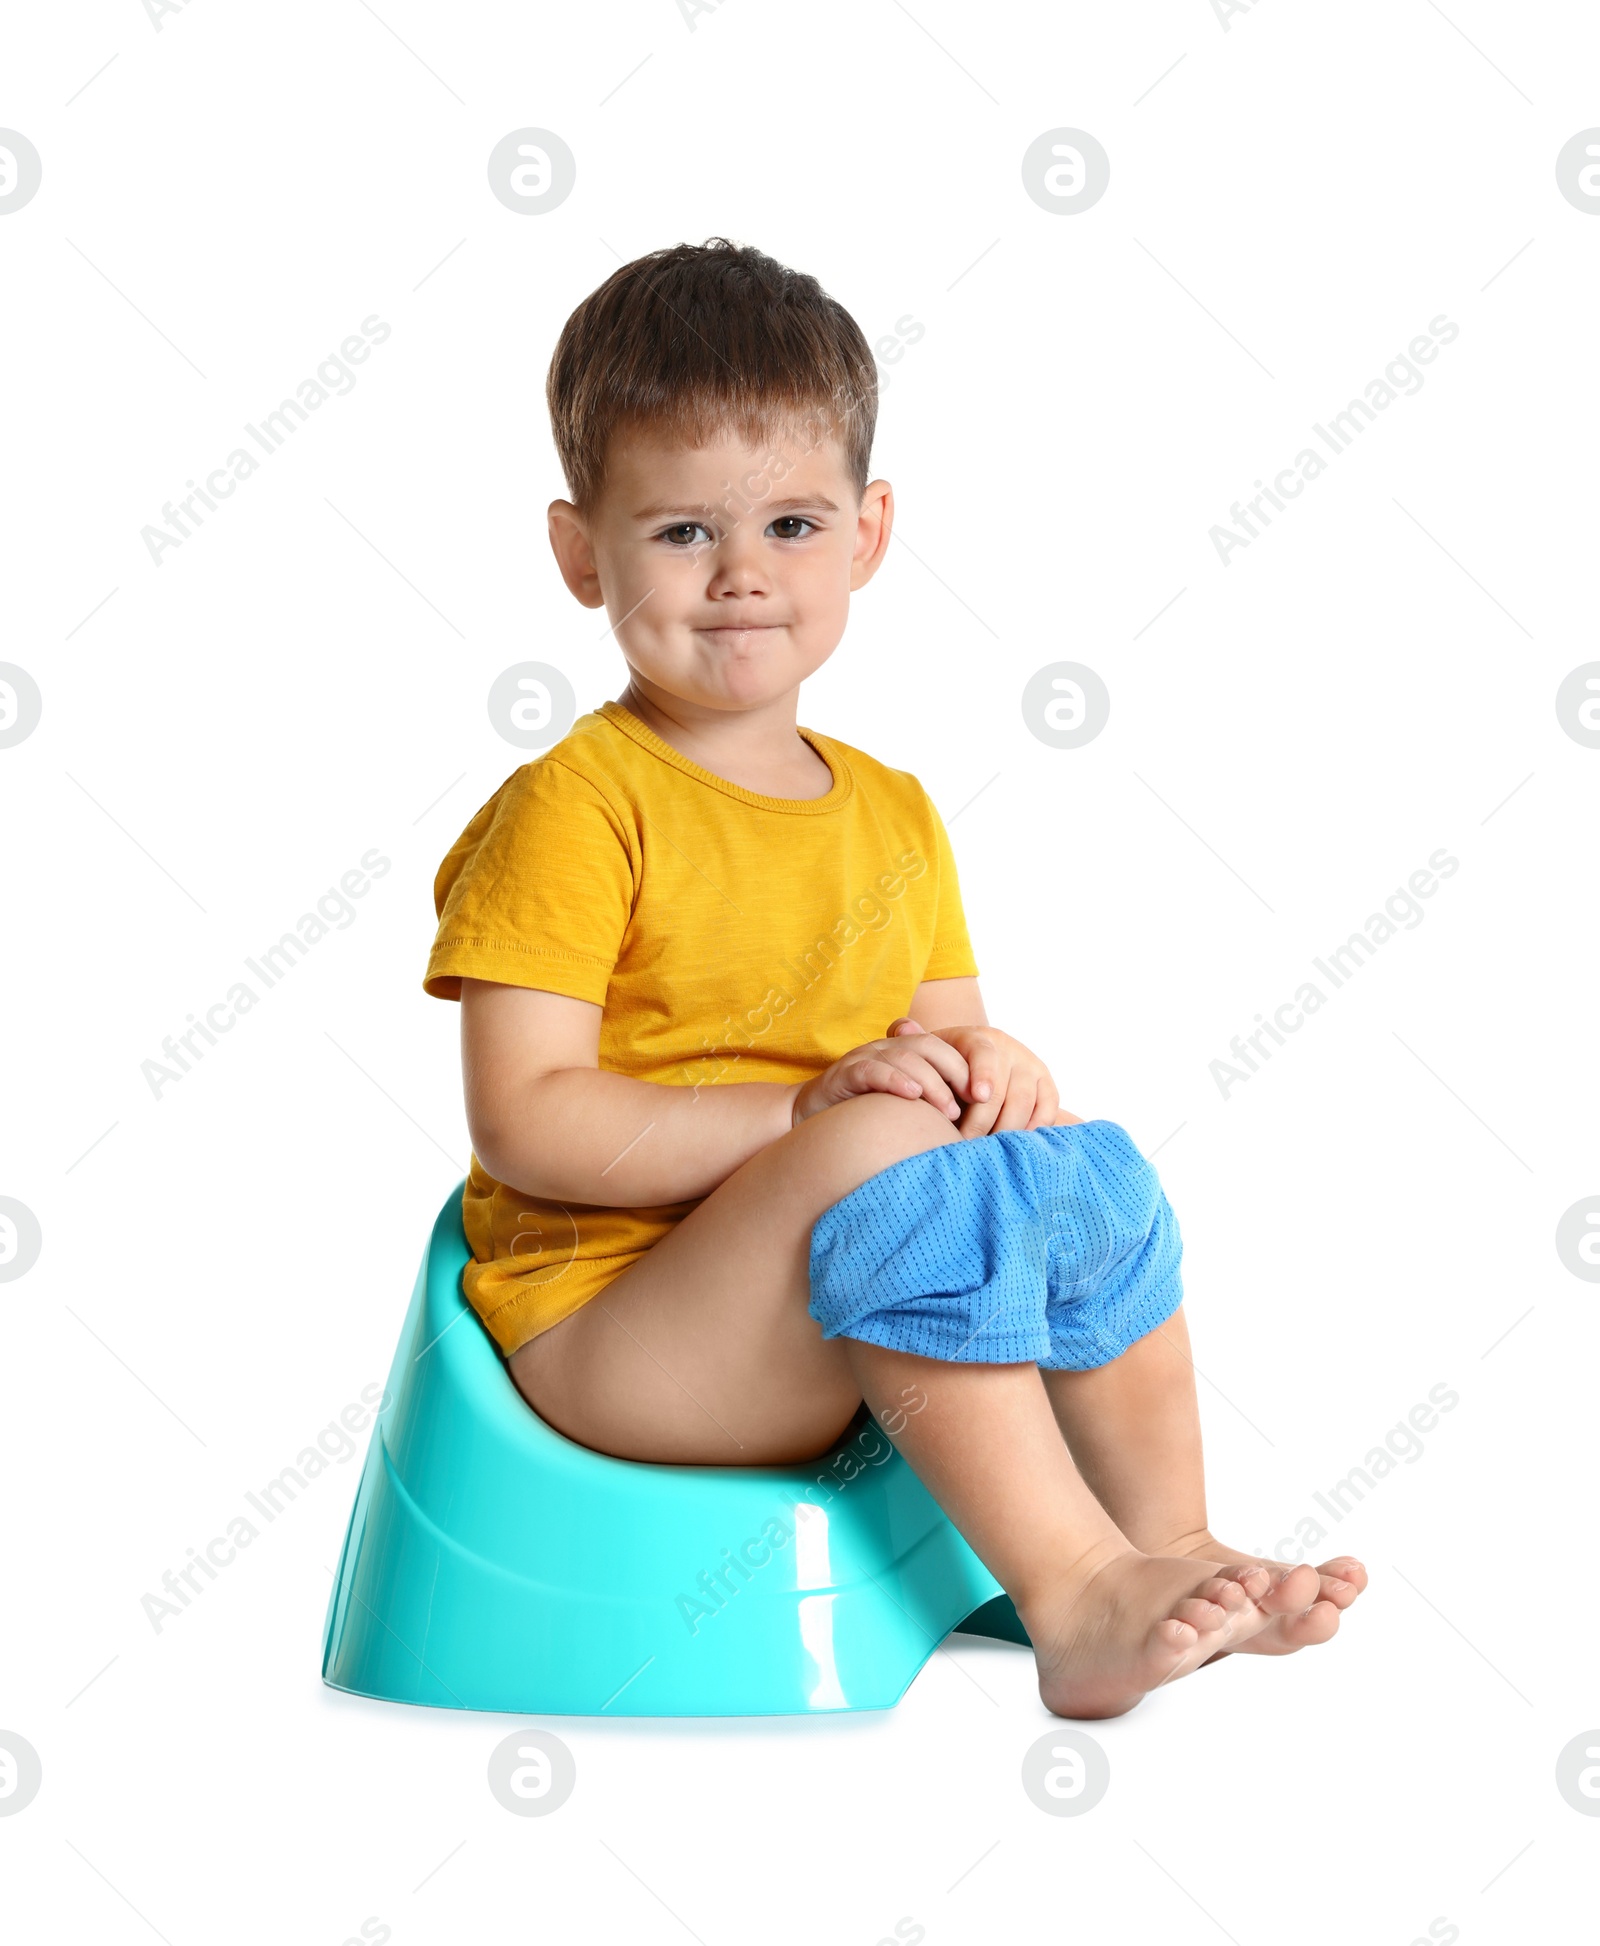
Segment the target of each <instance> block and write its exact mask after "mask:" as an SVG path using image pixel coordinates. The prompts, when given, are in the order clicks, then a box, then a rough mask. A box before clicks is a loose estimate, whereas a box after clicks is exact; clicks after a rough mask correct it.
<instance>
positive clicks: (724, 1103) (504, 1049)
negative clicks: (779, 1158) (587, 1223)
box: [461, 979, 799, 1209]
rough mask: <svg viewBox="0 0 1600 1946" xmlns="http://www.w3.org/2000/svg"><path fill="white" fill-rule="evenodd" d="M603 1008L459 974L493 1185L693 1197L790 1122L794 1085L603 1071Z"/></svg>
mask: <svg viewBox="0 0 1600 1946" xmlns="http://www.w3.org/2000/svg"><path fill="white" fill-rule="evenodd" d="M601 1012H602V1010H601V1008H599V1007H598V1006H596V1005H595V1004H594V1002H593V1001H589V1000H575V999H572V998H571V997H570V996H568V995H567V994H564V993H546V992H545V991H543V990H542V989H540V988H537V987H513V986H501V985H499V984H497V983H496V982H493V981H489V980H473V979H463V980H462V982H461V1072H462V1081H463V1084H464V1088H465V1095H466V1111H467V1128H468V1131H469V1133H470V1134H471V1136H472V1148H473V1153H474V1154H475V1155H476V1156H477V1158H478V1160H479V1161H480V1162H481V1163H482V1164H483V1166H484V1168H485V1169H487V1170H488V1172H489V1173H490V1175H492V1176H493V1177H495V1178H496V1180H497V1181H499V1182H503V1183H506V1184H508V1185H509V1186H510V1187H511V1188H513V1189H520V1190H522V1191H523V1192H524V1194H526V1195H529V1196H545V1197H549V1198H551V1199H553V1200H556V1201H570V1202H575V1203H598V1204H603V1205H605V1206H607V1207H614V1208H615V1207H628V1206H631V1207H633V1208H646V1209H647V1208H652V1207H654V1206H655V1205H657V1204H661V1203H678V1202H687V1201H690V1200H692V1199H694V1198H698V1197H701V1196H708V1195H709V1194H710V1193H711V1191H712V1190H713V1189H715V1188H716V1186H717V1184H718V1183H720V1182H722V1181H723V1180H724V1179H725V1178H726V1177H728V1176H730V1175H732V1173H733V1171H734V1170H735V1169H737V1168H738V1167H739V1166H740V1164H741V1163H744V1162H748V1161H749V1159H750V1158H751V1156H753V1155H755V1154H757V1153H758V1152H759V1151H760V1150H761V1149H764V1148H765V1147H766V1146H767V1144H768V1143H769V1142H772V1141H775V1140H776V1139H777V1137H778V1136H780V1135H782V1134H783V1133H784V1132H785V1131H786V1130H787V1129H788V1128H790V1127H791V1126H792V1125H793V1114H794V1099H795V1096H796V1094H797V1093H798V1092H799V1084H798V1083H796V1084H795V1085H794V1086H785V1085H783V1084H782V1083H778V1082H767V1081H745V1082H741V1083H739V1085H738V1086H737V1087H731V1086H730V1087H701V1088H683V1087H676V1086H667V1087H664V1086H662V1085H661V1084H660V1083H658V1082H652V1081H635V1080H633V1079H631V1078H630V1077H629V1076H627V1075H624V1074H613V1073H611V1072H609V1071H608V1070H605V1069H602V1068H601V1067H600V1065H599V1060H600V1018H601Z"/></svg>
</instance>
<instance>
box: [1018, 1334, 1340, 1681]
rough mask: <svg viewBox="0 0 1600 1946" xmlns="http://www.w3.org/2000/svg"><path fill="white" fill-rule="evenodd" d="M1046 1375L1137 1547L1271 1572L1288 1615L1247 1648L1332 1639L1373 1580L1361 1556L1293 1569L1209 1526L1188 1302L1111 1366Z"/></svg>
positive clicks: (1082, 1457)
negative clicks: (1343, 1614)
mask: <svg viewBox="0 0 1600 1946" xmlns="http://www.w3.org/2000/svg"><path fill="white" fill-rule="evenodd" d="M1043 1378H1044V1383H1045V1387H1046V1389H1047V1391H1048V1393H1049V1395H1050V1403H1051V1406H1052V1407H1053V1408H1054V1411H1055V1416H1056V1419H1057V1422H1058V1423H1059V1425H1060V1427H1061V1432H1062V1436H1063V1437H1064V1438H1065V1440H1066V1442H1067V1444H1068V1446H1070V1447H1071V1449H1072V1456H1073V1458H1074V1459H1075V1460H1076V1461H1077V1463H1078V1469H1079V1471H1080V1472H1081V1473H1082V1475H1083V1478H1084V1479H1085V1480H1086V1481H1087V1482H1088V1483H1089V1485H1090V1486H1091V1487H1092V1488H1093V1489H1094V1492H1095V1495H1096V1497H1097V1498H1098V1499H1099V1501H1100V1503H1101V1505H1102V1506H1103V1507H1104V1508H1105V1509H1106V1511H1107V1513H1109V1514H1110V1516H1111V1518H1112V1519H1113V1520H1114V1521H1115V1522H1116V1523H1117V1525H1118V1526H1119V1527H1120V1528H1121V1529H1122V1531H1123V1533H1125V1534H1126V1535H1127V1536H1128V1539H1129V1540H1130V1541H1131V1542H1132V1543H1133V1545H1134V1546H1135V1547H1137V1548H1141V1549H1143V1550H1144V1551H1145V1552H1146V1553H1149V1554H1164V1555H1182V1556H1192V1557H1193V1558H1195V1559H1197V1560H1206V1561H1228V1562H1234V1563H1241V1562H1256V1563H1259V1564H1260V1565H1262V1566H1265V1567H1266V1568H1268V1569H1269V1570H1270V1572H1271V1573H1272V1575H1273V1579H1274V1584H1275V1595H1274V1605H1275V1606H1277V1607H1278V1609H1279V1612H1278V1614H1277V1615H1276V1616H1275V1618H1274V1620H1273V1622H1272V1624H1271V1626H1270V1627H1269V1628H1266V1629H1263V1630H1261V1631H1260V1632H1259V1633H1258V1634H1257V1635H1255V1636H1253V1637H1252V1638H1251V1639H1250V1640H1249V1641H1248V1642H1243V1643H1240V1644H1238V1645H1237V1646H1238V1647H1240V1648H1243V1649H1246V1650H1248V1651H1250V1652H1252V1653H1255V1654H1262V1655H1283V1654H1286V1653H1287V1652H1288V1651H1290V1650H1292V1649H1300V1648H1306V1647H1308V1646H1310V1645H1311V1644H1313V1643H1317V1642H1325V1641H1327V1640H1328V1638H1329V1636H1331V1635H1332V1634H1333V1633H1334V1631H1335V1630H1336V1629H1337V1628H1338V1626H1339V1611H1340V1610H1341V1609H1344V1608H1348V1607H1349V1605H1350V1604H1351V1602H1353V1601H1354V1600H1355V1598H1356V1596H1357V1595H1358V1594H1360V1592H1361V1590H1362V1589H1363V1588H1365V1587H1366V1585H1367V1571H1366V1569H1365V1568H1364V1567H1363V1566H1362V1564H1361V1563H1360V1562H1359V1561H1358V1560H1356V1559H1355V1557H1354V1556H1353V1555H1349V1554H1342V1555H1339V1556H1338V1557H1337V1558H1336V1559H1334V1560H1331V1561H1324V1562H1323V1563H1322V1566H1321V1567H1320V1568H1318V1569H1313V1568H1311V1567H1310V1566H1309V1565H1306V1564H1301V1565H1300V1566H1298V1567H1292V1566H1291V1565H1290V1564H1289V1563H1288V1562H1286V1561H1271V1560H1263V1557H1262V1556H1260V1555H1256V1554H1245V1553H1243V1552H1241V1551H1240V1550H1239V1549H1238V1548H1233V1547H1228V1546H1226V1545H1224V1543H1223V1542H1221V1541H1219V1540H1218V1539H1217V1538H1216V1536H1215V1535H1214V1534H1213V1533H1212V1532H1211V1529H1210V1527H1209V1526H1208V1525H1207V1522H1206V1492H1205V1467H1204V1463H1203V1460H1202V1457H1201V1450H1200V1410H1199V1406H1198V1403H1197V1401H1196V1398H1195V1384H1194V1364H1193V1361H1192V1360H1191V1358H1190V1355H1189V1327H1188V1324H1187V1322H1186V1320H1185V1318H1184V1315H1183V1308H1182V1306H1181V1305H1180V1306H1179V1308H1178V1309H1177V1310H1176V1311H1174V1312H1173V1314H1172V1316H1171V1317H1170V1318H1168V1319H1167V1321H1166V1322H1165V1323H1164V1324H1161V1325H1158V1326H1157V1327H1156V1329H1155V1330H1154V1331H1151V1332H1149V1333H1147V1334H1146V1336H1144V1337H1143V1338H1141V1339H1139V1340H1138V1342H1137V1343H1136V1344H1133V1345H1130V1346H1129V1348H1128V1349H1127V1351H1125V1352H1124V1353H1123V1354H1122V1355H1121V1357H1119V1358H1114V1359H1112V1360H1111V1362H1110V1363H1109V1364H1107V1365H1100V1366H1097V1367H1095V1368H1094V1369H1093V1370H1091V1371H1086V1372H1045V1373H1044V1374H1043Z"/></svg>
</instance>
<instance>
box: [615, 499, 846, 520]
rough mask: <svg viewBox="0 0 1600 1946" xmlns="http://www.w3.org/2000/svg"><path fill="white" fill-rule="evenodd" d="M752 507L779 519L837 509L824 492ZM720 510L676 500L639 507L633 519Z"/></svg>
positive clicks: (766, 502) (834, 511) (707, 502)
mask: <svg viewBox="0 0 1600 1946" xmlns="http://www.w3.org/2000/svg"><path fill="white" fill-rule="evenodd" d="M751 504H752V509H754V508H756V507H759V508H760V509H761V511H762V512H764V513H765V514H766V516H767V518H768V519H769V520H773V519H779V518H781V517H782V516H783V515H784V514H787V513H798V512H799V511H800V510H801V508H803V507H814V508H816V509H817V510H818V511H819V512H821V513H829V514H836V513H837V512H838V511H839V509H838V507H837V506H836V505H835V504H834V502H833V501H831V500H830V499H829V498H828V497H827V495H826V494H823V493H812V494H808V495H806V496H805V497H804V498H803V499H799V500H760V501H754V502H752V503H751ZM718 511H720V510H719V509H718V508H716V507H713V506H712V505H711V504H710V502H709V501H704V500H702V501H700V502H698V503H697V502H695V501H692V500H677V501H672V502H670V503H667V504H663V505H662V506H659V507H641V508H640V509H639V511H638V512H637V513H636V514H635V515H634V516H633V518H634V519H635V520H664V519H665V518H666V516H667V515H668V514H678V515H680V516H687V515H690V514H714V513H717V512H718Z"/></svg>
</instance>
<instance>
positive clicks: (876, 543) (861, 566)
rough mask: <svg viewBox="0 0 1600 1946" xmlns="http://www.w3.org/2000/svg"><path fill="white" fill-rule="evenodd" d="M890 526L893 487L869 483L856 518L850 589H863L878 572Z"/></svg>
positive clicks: (886, 483)
mask: <svg viewBox="0 0 1600 1946" xmlns="http://www.w3.org/2000/svg"><path fill="white" fill-rule="evenodd" d="M893 526H894V488H893V487H892V486H890V484H889V482H888V481H887V480H869V481H868V482H867V484H866V487H865V489H864V491H863V492H862V495H861V511H860V513H859V514H857V516H856V545H855V553H854V554H853V556H852V557H851V561H850V589H851V592H852V593H854V592H855V590H856V589H857V588H864V587H865V586H866V585H867V583H868V582H869V581H870V580H871V579H872V577H873V576H874V575H875V574H876V573H877V572H878V568H879V565H880V564H881V562H882V560H883V557H884V555H885V553H886V552H887V551H888V547H889V533H890V530H891V529H892V528H893Z"/></svg>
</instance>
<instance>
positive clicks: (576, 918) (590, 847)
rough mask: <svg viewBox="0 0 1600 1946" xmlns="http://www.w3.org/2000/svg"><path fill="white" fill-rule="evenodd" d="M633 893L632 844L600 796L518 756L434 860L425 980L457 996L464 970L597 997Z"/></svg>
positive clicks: (562, 769)
mask: <svg viewBox="0 0 1600 1946" xmlns="http://www.w3.org/2000/svg"><path fill="white" fill-rule="evenodd" d="M633 895H634V869H633V850H632V847H631V846H630V844H629V838H628V832H627V829H626V827H625V826H624V823H623V820H622V818H621V817H620V816H619V815H618V813H617V812H616V810H615V809H614V808H613V807H612V805H611V803H610V802H609V801H608V799H607V798H606V797H605V796H604V795H603V794H602V793H601V791H600V790H599V789H598V788H597V787H596V786H595V785H594V784H591V783H590V782H589V781H588V779H587V778H585V777H581V776H580V775H579V774H578V773H577V772H576V771H574V770H571V769H569V768H568V767H567V766H566V765H565V764H562V763H553V762H551V761H549V760H548V759H540V760H538V761H536V762H534V763H530V764H525V765H524V766H523V767H522V769H521V770H519V771H517V772H515V773H514V774H513V775H512V776H510V777H508V778H507V779H506V781H505V783H504V784H502V785H501V787H500V789H499V790H498V791H496V792H495V794H494V796H493V797H492V798H490V800H489V802H488V803H487V804H485V805H484V807H483V809H482V810H481V811H479V812H478V814H477V816H476V817H475V818H474V819H473V820H472V822H471V823H470V824H469V825H468V826H467V828H466V830H465V831H463V832H462V834H461V836H460V837H459V838H458V839H457V840H456V842H455V844H454V845H452V846H451V848H450V851H449V853H448V854H447V855H446V857H445V860H444V862H443V864H441V865H440V867H439V871H438V875H437V877H436V878H435V879H434V884H433V903H434V910H435V912H436V913H437V914H438V918H439V927H438V931H437V933H436V934H435V936H434V941H433V950H432V951H431V952H430V953H429V955H428V969H427V972H426V974H425V975H424V976H423V982H422V985H423V991H424V992H426V993H430V994H432V995H433V996H434V997H435V998H436V999H439V1000H459V999H460V998H461V981H462V977H463V975H465V976H466V977H467V978H469V979H474V980H495V981H498V982H499V983H500V984H501V985H504V986H516V987H542V988H544V989H546V990H547V991H548V992H551V993H566V994H570V995H571V996H572V997H573V998H574V999H577V1000H592V1001H594V1002H595V1003H596V1004H597V1005H600V1006H603V1005H604V1004H605V998H606V988H607V986H608V984H609V983H610V979H611V972H612V968H613V967H614V966H615V965H616V963H617V955H618V953H619V951H620V950H621V946H622V937H623V934H624V932H625V931H626V930H627V925H628V920H629V917H630V916H631V914H632V910H633Z"/></svg>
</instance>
